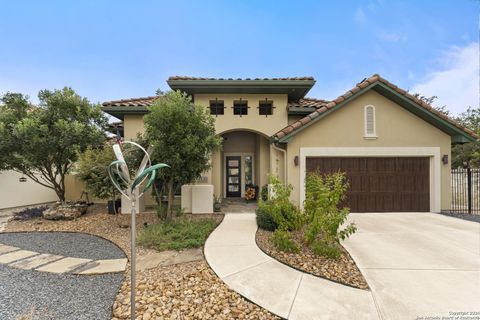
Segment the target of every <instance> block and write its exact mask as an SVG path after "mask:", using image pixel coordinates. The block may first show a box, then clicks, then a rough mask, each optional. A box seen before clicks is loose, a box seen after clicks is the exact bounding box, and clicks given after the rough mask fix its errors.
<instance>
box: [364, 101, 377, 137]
mask: <svg viewBox="0 0 480 320" xmlns="http://www.w3.org/2000/svg"><path fill="white" fill-rule="evenodd" d="M376 137H377V134H376V130H375V107H374V106H366V107H365V138H376Z"/></svg>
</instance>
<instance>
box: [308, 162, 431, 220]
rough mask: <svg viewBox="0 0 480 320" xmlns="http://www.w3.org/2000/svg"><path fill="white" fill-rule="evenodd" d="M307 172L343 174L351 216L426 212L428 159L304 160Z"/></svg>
mask: <svg viewBox="0 0 480 320" xmlns="http://www.w3.org/2000/svg"><path fill="white" fill-rule="evenodd" d="M306 164H307V165H306V167H307V172H315V171H318V172H320V173H321V174H327V173H333V172H338V171H341V172H345V173H346V176H347V179H348V181H349V184H350V187H349V189H348V192H347V200H346V201H345V203H346V206H348V207H349V208H350V210H351V211H353V212H388V211H429V207H430V170H429V165H430V162H429V158H427V157H389V158H378V157H371V158H359V157H353V158H350V157H349V158H345V157H344V158H336V157H328V158H319V157H313V158H310V157H308V158H307V161H306Z"/></svg>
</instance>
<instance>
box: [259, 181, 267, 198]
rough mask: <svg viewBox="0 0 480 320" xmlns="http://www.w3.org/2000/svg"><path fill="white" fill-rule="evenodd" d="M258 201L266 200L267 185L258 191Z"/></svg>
mask: <svg viewBox="0 0 480 320" xmlns="http://www.w3.org/2000/svg"><path fill="white" fill-rule="evenodd" d="M260 199H262V201H267V200H268V184H266V185H264V186H263V187H262V190H260Z"/></svg>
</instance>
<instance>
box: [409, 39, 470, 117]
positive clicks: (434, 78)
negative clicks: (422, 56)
mask: <svg viewBox="0 0 480 320" xmlns="http://www.w3.org/2000/svg"><path fill="white" fill-rule="evenodd" d="M479 57H480V56H479V43H478V42H473V43H470V44H468V45H466V46H465V47H458V46H452V47H450V49H449V50H448V51H446V52H444V53H443V54H442V56H441V57H439V59H438V64H439V68H438V70H435V71H431V72H429V73H428V74H427V75H426V76H425V77H424V80H423V81H421V82H419V83H417V84H415V85H414V86H413V87H412V88H411V90H410V92H412V93H420V94H422V95H424V96H427V97H429V96H437V97H438V99H437V100H436V102H435V103H434V104H435V105H437V106H443V105H446V106H447V107H448V109H449V110H450V111H451V112H452V113H454V114H459V113H461V112H463V111H465V110H466V109H467V108H468V107H469V106H472V107H476V108H478V107H479V94H480V91H479V90H480V77H479V74H480V66H479Z"/></svg>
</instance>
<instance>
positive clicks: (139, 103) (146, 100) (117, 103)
mask: <svg viewBox="0 0 480 320" xmlns="http://www.w3.org/2000/svg"><path fill="white" fill-rule="evenodd" d="M157 98H158V96H151V97H143V98H131V99H121V100H113V101H106V102H104V103H102V106H104V107H148V106H149V105H151V104H152V103H153V101H155V99H157Z"/></svg>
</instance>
